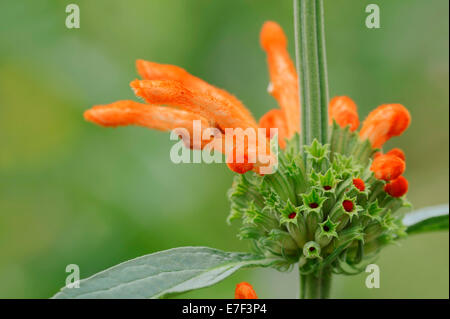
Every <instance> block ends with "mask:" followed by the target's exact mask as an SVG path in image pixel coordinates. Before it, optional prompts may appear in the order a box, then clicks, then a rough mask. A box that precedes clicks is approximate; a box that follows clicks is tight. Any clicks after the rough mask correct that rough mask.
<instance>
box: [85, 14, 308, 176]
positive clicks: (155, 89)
mask: <svg viewBox="0 0 450 319" xmlns="http://www.w3.org/2000/svg"><path fill="white" fill-rule="evenodd" d="M261 44H262V46H263V48H264V50H265V51H266V52H267V55H268V63H269V70H270V76H271V82H272V85H271V86H272V87H273V90H272V91H271V92H272V94H273V95H274V96H275V98H276V99H277V100H278V101H279V103H280V106H281V110H272V111H269V113H268V114H266V115H265V116H263V117H262V118H261V120H260V123H259V125H258V124H257V123H256V120H255V119H254V118H253V116H252V115H251V113H250V111H249V110H248V109H247V108H246V107H245V106H244V105H243V104H242V103H241V102H240V101H239V100H238V99H237V98H236V97H234V96H233V95H232V94H230V93H228V92H227V91H225V90H222V89H219V88H216V87H215V86H213V85H211V84H208V83H207V82H205V81H203V80H202V79H200V78H198V77H195V76H193V75H191V74H189V73H188V72H187V71H186V70H184V69H182V68H180V67H177V66H174V65H165V64H158V63H154V62H148V61H144V60H137V61H136V67H137V70H138V73H139V74H140V76H141V77H142V79H143V80H135V81H132V82H131V84H130V86H131V88H132V89H133V91H134V93H135V94H136V95H137V96H139V97H141V98H143V99H144V100H145V101H146V102H147V104H142V103H137V102H133V101H118V102H115V103H112V104H107V105H97V106H94V107H93V108H91V109H90V110H87V111H86V112H85V114H84V117H85V119H86V120H88V121H91V122H94V123H97V124H99V125H102V126H112V127H115V126H125V125H139V126H144V127H148V128H152V129H157V130H164V131H170V130H174V129H178V130H179V129H185V130H187V132H188V135H190V136H191V138H189V139H187V138H185V137H184V136H182V138H183V140H184V142H185V143H186V145H187V146H189V147H191V148H194V149H203V148H204V147H205V146H206V145H211V143H212V147H213V148H214V149H216V150H220V151H222V152H223V153H224V154H225V156H226V157H227V164H228V166H229V167H230V169H231V170H233V171H235V172H237V173H241V174H242V173H245V172H247V171H249V170H254V171H256V172H260V171H261V168H262V167H267V166H268V165H273V164H274V162H275V161H274V158H273V157H272V155H271V154H270V147H269V144H268V140H269V139H270V138H271V136H270V130H269V129H270V128H277V129H279V132H278V136H279V140H280V143H281V147H284V146H285V143H286V142H285V138H289V137H291V136H292V135H293V134H294V133H295V132H298V131H299V129H300V126H299V123H300V118H299V114H300V110H299V98H298V84H297V74H296V72H295V67H294V64H293V62H292V60H291V59H290V57H289V54H288V53H287V50H286V36H285V35H284V33H283V30H282V29H281V27H280V26H279V25H278V24H276V23H275V22H267V23H266V24H265V25H264V27H263V29H262V31H261ZM194 121H199V123H200V124H201V125H200V126H201V129H200V130H201V132H200V135H201V136H202V138H201V141H200V142H199V143H198V142H197V143H196V142H195V141H194V140H193V139H192V136H193V134H194V125H193V122H194ZM259 127H261V128H266V129H267V130H268V132H267V134H266V136H265V137H264V138H263V139H264V141H262V140H261V139H256V141H254V142H252V143H250V142H244V143H245V145H238V144H240V143H239V142H238V141H237V139H234V137H232V138H231V141H232V143H231V145H227V143H226V141H227V136H226V135H227V134H226V131H227V129H229V128H233V129H238V128H239V129H243V130H247V129H252V130H256V129H257V128H259ZM208 128H214V129H217V130H218V131H219V134H206V138H204V133H205V130H206V129H208ZM180 135H181V134H180ZM241 143H242V142H241ZM261 146H264V147H261ZM255 149H256V152H257V154H258V157H257V158H256V162H250V161H249V158H250V157H251V154H250V153H251V152H250V151H255ZM260 157H262V159H260ZM237 158H241V159H243V160H242V161H238V160H236V159H237ZM229 159H231V160H229Z"/></svg>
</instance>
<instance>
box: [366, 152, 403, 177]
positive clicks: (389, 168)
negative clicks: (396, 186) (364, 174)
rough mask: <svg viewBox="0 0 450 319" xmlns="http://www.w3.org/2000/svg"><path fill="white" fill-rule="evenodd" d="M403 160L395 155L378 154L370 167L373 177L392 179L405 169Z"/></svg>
mask: <svg viewBox="0 0 450 319" xmlns="http://www.w3.org/2000/svg"><path fill="white" fill-rule="evenodd" d="M405 168H406V164H405V162H404V161H403V160H402V159H401V158H399V157H397V156H396V155H392V154H391V155H388V154H384V155H380V156H378V157H376V158H375V159H374V160H373V163H372V166H371V167H370V169H371V170H372V171H373V172H374V173H375V178H377V179H382V180H385V181H390V180H394V179H396V178H397V177H399V176H400V175H401V174H403V172H404V171H405Z"/></svg>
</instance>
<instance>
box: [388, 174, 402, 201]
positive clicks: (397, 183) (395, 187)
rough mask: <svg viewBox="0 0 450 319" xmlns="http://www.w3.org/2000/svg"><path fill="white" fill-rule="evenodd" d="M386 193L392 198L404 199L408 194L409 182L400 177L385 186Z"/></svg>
mask: <svg viewBox="0 0 450 319" xmlns="http://www.w3.org/2000/svg"><path fill="white" fill-rule="evenodd" d="M384 191H385V192H386V193H388V194H389V195H391V196H392V197H402V196H403V195H405V194H406V193H407V192H408V181H407V180H406V178H404V177H403V176H399V177H397V178H396V179H394V180H392V181H391V182H389V183H388V184H386V185H385V186H384Z"/></svg>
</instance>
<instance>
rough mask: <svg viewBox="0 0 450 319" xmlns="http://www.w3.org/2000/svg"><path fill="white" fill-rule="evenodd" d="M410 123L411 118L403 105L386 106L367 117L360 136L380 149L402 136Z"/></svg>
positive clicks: (378, 108) (380, 107)
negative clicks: (389, 141)
mask: <svg viewBox="0 0 450 319" xmlns="http://www.w3.org/2000/svg"><path fill="white" fill-rule="evenodd" d="M410 122H411V116H410V114H409V112H408V110H407V109H406V108H405V107H404V106H403V105H401V104H384V105H381V106H379V107H377V108H376V109H375V110H373V111H372V112H371V113H370V114H369V116H367V118H366V120H365V121H364V123H363V126H362V128H361V131H360V132H359V136H360V138H361V139H362V140H365V139H369V141H370V143H371V144H372V147H373V148H380V147H381V146H382V145H383V144H384V143H386V141H388V140H389V139H390V138H391V137H393V136H399V135H401V134H402V133H403V132H404V131H405V130H406V129H407V128H408V126H409V123H410Z"/></svg>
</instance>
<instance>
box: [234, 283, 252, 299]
mask: <svg viewBox="0 0 450 319" xmlns="http://www.w3.org/2000/svg"><path fill="white" fill-rule="evenodd" d="M234 299H258V296H257V295H256V292H255V290H254V289H253V287H252V285H250V284H249V283H248V282H241V283H239V284H237V285H236V290H235V291H234Z"/></svg>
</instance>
